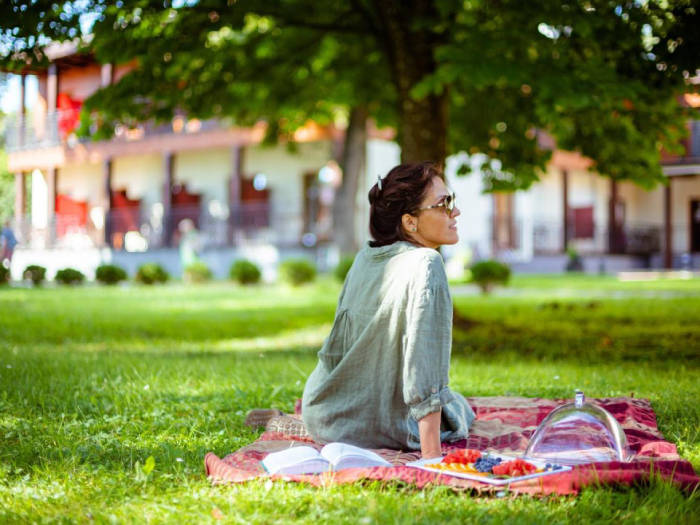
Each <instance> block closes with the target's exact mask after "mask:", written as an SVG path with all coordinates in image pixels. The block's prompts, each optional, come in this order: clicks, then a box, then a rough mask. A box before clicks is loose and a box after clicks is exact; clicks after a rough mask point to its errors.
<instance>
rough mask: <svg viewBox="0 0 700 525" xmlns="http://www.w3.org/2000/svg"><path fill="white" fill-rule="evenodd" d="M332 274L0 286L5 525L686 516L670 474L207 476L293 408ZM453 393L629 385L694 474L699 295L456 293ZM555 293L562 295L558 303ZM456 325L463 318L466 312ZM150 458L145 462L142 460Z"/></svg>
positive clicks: (591, 391)
mask: <svg viewBox="0 0 700 525" xmlns="http://www.w3.org/2000/svg"><path fill="white" fill-rule="evenodd" d="M338 291H339V285H338V284H337V283H333V282H331V281H324V282H322V283H319V284H317V285H314V286H311V287H306V288H302V289H292V288H286V287H276V286H260V287H254V288H250V289H248V288H243V287H237V286H234V285H231V284H229V283H215V284H210V285H206V286H201V287H185V286H181V285H168V286H162V287H153V288H148V287H140V286H132V287H123V288H102V287H85V288H76V289H45V290H31V289H5V290H0V312H1V315H0V334H1V335H2V338H0V522H28V521H29V522H32V521H37V522H41V521H53V520H61V519H65V520H66V521H70V522H90V521H96V522H111V521H116V522H142V521H153V522H178V523H180V522H197V523H198V522H210V521H224V522H234V523H235V522H242V523H250V522H252V523H274V522H288V521H296V522H302V523H312V522H314V523H318V522H334V523H335V522H338V523H386V522H390V523H434V522H448V523H449V522H452V523H463V522H470V521H485V522H489V523H506V522H507V523H513V522H517V523H542V522H547V523H569V522H580V523H584V522H585V523H590V522H599V521H607V522H617V521H620V520H630V521H637V522H649V521H653V522H656V521H659V522H669V521H670V522H674V523H683V522H688V521H690V520H691V519H692V518H693V517H694V516H696V515H697V513H698V511H699V510H700V504H699V502H698V496H697V495H693V496H688V495H687V494H683V493H681V492H679V491H678V490H677V489H675V488H673V487H671V486H669V485H668V484H667V483H665V482H661V481H658V480H655V481H652V482H651V483H650V484H649V485H648V486H643V487H637V488H622V489H613V488H604V489H600V488H590V489H587V490H585V491H584V492H583V493H582V494H581V495H580V496H578V497H566V498H544V499H533V498H529V497H517V498H514V497H511V496H509V495H507V494H506V495H505V496H504V497H503V498H496V497H488V498H475V497H472V495H471V494H470V493H454V492H452V491H451V490H448V489H445V488H444V487H435V488H430V489H427V490H423V491H418V490H415V489H414V488H412V487H407V486H402V485H398V484H393V485H388V486H386V485H379V484H372V483H370V484H359V485H352V486H331V487H325V488H321V489H317V488H312V487H308V486H304V485H297V484H286V483H267V482H265V481H258V482H252V483H248V484H244V485H237V486H222V487H218V486H217V487H212V486H211V485H210V483H209V482H208V481H207V480H206V479H205V477H204V468H203V464H202V461H203V457H204V454H205V453H206V452H208V451H212V452H215V453H216V454H218V455H220V456H222V455H225V454H227V453H229V452H232V451H234V450H236V449H238V448H240V447H242V446H244V445H247V444H249V443H250V442H252V441H253V440H254V439H255V438H256V437H257V436H258V435H259V432H258V431H257V430H254V429H250V428H248V427H246V426H244V424H243V421H244V418H245V414H246V413H247V411H248V410H250V409H252V408H259V407H277V408H280V409H282V410H287V411H289V410H291V409H292V407H293V405H294V401H295V400H296V399H297V398H298V397H299V396H300V395H301V393H302V390H303V385H304V381H305V379H306V377H307V376H308V374H309V373H310V371H311V370H312V369H313V367H314V366H315V363H316V352H317V350H318V347H319V346H320V344H321V343H322V341H323V339H324V338H325V337H326V335H327V333H328V330H329V328H330V323H331V322H332V319H333V312H334V309H335V304H336V301H337V294H338ZM455 303H456V307H457V310H458V311H459V313H460V315H461V316H462V317H463V318H464V319H466V320H467V321H464V320H462V321H458V324H457V326H456V327H455V333H454V336H455V343H454V351H453V363H452V369H451V386H452V387H453V388H454V389H455V390H457V391H459V392H462V393H464V394H465V395H468V396H489V395H516V396H539V397H570V396H571V394H572V392H573V389H574V388H583V389H584V391H585V392H586V394H587V395H589V396H617V395H631V394H632V393H634V395H635V396H637V397H646V398H649V399H650V400H651V401H652V404H653V406H654V409H655V411H656V413H657V415H658V419H659V426H660V428H661V430H662V432H663V433H664V434H665V436H666V437H667V438H668V439H670V440H671V441H673V442H674V443H676V445H677V446H678V449H679V452H680V453H681V454H682V455H683V456H684V457H686V458H688V459H690V460H691V461H692V462H693V464H694V466H695V468H696V469H698V468H700V430H699V429H700V404H699V403H698V402H697V400H698V398H700V388H699V387H698V385H699V384H700V368H699V367H698V358H699V355H698V354H700V350H699V349H700V331H699V329H698V327H697V322H696V319H697V318H698V300H697V298H693V297H685V296H673V297H665V296H662V297H657V298H649V297H625V298H616V297H605V296H602V297H596V298H595V299H590V298H585V297H584V298H581V297H576V296H575V294H574V295H573V296H565V297H562V296H557V297H554V298H553V297H546V296H545V297H543V296H542V295H541V294H540V293H539V292H538V294H537V295H529V294H528V293H523V294H520V295H519V296H517V297H510V298H507V297H489V298H481V297H456V299H455ZM555 305H556V306H555ZM460 323H461V324H460ZM149 458H152V459H149Z"/></svg>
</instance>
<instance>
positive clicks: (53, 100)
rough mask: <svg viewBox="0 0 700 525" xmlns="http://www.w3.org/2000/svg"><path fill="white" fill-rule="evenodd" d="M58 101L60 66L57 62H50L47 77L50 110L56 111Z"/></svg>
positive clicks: (47, 103)
mask: <svg viewBox="0 0 700 525" xmlns="http://www.w3.org/2000/svg"><path fill="white" fill-rule="evenodd" d="M57 103H58V67H57V66H56V64H49V69H48V73H47V77H46V105H47V109H48V111H49V113H50V112H52V111H56V105H57Z"/></svg>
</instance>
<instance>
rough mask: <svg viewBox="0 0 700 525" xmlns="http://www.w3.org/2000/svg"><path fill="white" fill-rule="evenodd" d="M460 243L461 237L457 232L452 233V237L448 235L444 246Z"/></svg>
mask: <svg viewBox="0 0 700 525" xmlns="http://www.w3.org/2000/svg"><path fill="white" fill-rule="evenodd" d="M458 242H459V235H458V234H457V232H452V233H451V235H448V236H447V238H446V239H445V241H444V242H443V243H442V244H457V243H458Z"/></svg>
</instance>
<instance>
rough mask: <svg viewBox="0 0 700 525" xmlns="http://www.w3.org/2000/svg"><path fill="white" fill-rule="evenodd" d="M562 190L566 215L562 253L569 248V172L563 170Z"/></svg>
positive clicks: (563, 210)
mask: <svg viewBox="0 0 700 525" xmlns="http://www.w3.org/2000/svg"><path fill="white" fill-rule="evenodd" d="M561 189H562V207H563V209H562V213H563V214H564V221H563V227H564V232H563V234H562V242H563V243H564V244H563V246H562V251H563V252H566V250H567V248H568V247H569V228H570V224H569V172H568V171H566V170H561Z"/></svg>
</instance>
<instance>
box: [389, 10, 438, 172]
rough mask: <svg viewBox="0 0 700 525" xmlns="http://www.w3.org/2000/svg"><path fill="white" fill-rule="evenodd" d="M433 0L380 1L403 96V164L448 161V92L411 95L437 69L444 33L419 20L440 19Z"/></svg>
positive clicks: (400, 99) (400, 106) (400, 109)
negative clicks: (439, 32) (437, 56)
mask: <svg viewBox="0 0 700 525" xmlns="http://www.w3.org/2000/svg"><path fill="white" fill-rule="evenodd" d="M433 4H434V2H432V1H430V0H413V1H410V2H407V1H401V0H380V1H378V2H377V4H376V8H377V12H378V15H379V20H380V23H381V25H382V32H381V35H382V36H383V37H382V43H383V45H384V48H385V50H386V53H387V56H388V58H389V63H390V64H391V68H392V77H393V80H394V83H395V85H396V89H397V94H398V108H397V110H398V115H399V137H398V139H399V144H400V145H401V162H421V161H434V162H438V163H440V164H444V161H445V157H446V156H447V124H448V114H447V108H448V98H447V92H446V91H445V90H443V91H442V93H440V94H430V95H427V96H426V97H424V98H421V99H416V98H414V97H413V96H411V90H412V89H413V88H414V87H415V85H416V84H418V82H420V81H421V80H423V79H424V78H425V77H426V76H427V75H430V74H432V73H434V72H435V68H436V63H435V57H434V55H433V53H434V50H435V49H436V48H437V46H439V45H440V43H441V37H440V35H439V34H437V33H435V32H433V31H432V30H431V28H432V27H433V26H432V24H429V23H419V22H420V21H421V20H422V21H426V20H435V19H436V18H437V13H436V12H435V7H434V5H433Z"/></svg>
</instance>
